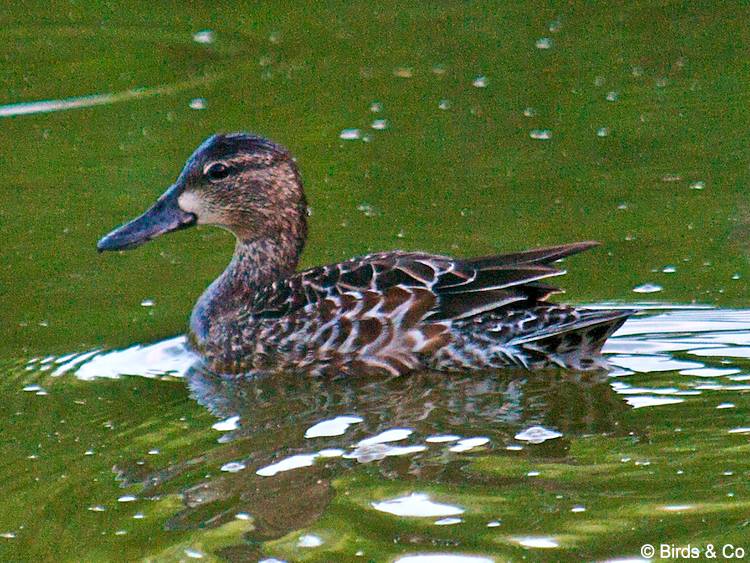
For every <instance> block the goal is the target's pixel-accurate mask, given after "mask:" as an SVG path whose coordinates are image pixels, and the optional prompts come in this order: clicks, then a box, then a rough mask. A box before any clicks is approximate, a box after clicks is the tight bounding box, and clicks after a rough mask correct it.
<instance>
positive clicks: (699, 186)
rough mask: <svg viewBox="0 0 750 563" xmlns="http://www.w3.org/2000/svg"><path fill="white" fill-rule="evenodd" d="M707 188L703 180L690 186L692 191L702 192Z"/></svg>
mask: <svg viewBox="0 0 750 563" xmlns="http://www.w3.org/2000/svg"><path fill="white" fill-rule="evenodd" d="M705 187H706V182H704V181H702V180H696V181H695V182H692V183H691V184H690V189H691V190H702V189H704V188H705Z"/></svg>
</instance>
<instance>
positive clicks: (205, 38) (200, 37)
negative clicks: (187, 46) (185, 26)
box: [193, 29, 214, 45]
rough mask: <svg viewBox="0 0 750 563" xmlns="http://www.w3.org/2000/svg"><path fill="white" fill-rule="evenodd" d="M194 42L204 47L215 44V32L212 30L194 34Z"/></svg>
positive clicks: (203, 30)
mask: <svg viewBox="0 0 750 563" xmlns="http://www.w3.org/2000/svg"><path fill="white" fill-rule="evenodd" d="M193 41H195V42H196V43H202V44H204V45H206V44H209V43H213V42H214V32H213V31H211V30H210V29H202V30H200V31H196V32H195V33H193Z"/></svg>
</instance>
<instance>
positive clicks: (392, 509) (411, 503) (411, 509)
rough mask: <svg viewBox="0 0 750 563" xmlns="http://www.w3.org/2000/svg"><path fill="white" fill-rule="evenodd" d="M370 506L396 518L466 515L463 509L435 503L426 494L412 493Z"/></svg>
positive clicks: (373, 503)
mask: <svg viewBox="0 0 750 563" xmlns="http://www.w3.org/2000/svg"><path fill="white" fill-rule="evenodd" d="M370 505H371V506H372V507H373V508H374V509H375V510H378V511H380V512H387V513H388V514H393V515H394V516H410V517H414V518H434V517H437V516H457V515H459V514H463V513H464V509H463V508H461V507H459V506H454V505H451V504H443V503H440V502H434V501H432V500H430V497H429V495H427V494H425V493H412V494H410V495H408V496H405V497H398V498H394V499H390V500H384V501H379V502H372V503H370Z"/></svg>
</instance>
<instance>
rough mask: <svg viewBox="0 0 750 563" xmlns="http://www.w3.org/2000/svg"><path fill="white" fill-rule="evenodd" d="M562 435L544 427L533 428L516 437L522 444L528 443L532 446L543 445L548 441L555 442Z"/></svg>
mask: <svg viewBox="0 0 750 563" xmlns="http://www.w3.org/2000/svg"><path fill="white" fill-rule="evenodd" d="M561 436H562V434H561V433H560V432H557V431H555V430H549V429H547V428H545V427H544V426H531V427H529V428H527V429H526V430H524V431H522V432H519V433H518V434H516V435H515V439H516V440H521V441H522V442H528V443H530V444H541V443H542V442H546V441H547V440H554V439H555V438H560V437H561Z"/></svg>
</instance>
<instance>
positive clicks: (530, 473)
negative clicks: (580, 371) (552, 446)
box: [526, 471, 541, 477]
mask: <svg viewBox="0 0 750 563" xmlns="http://www.w3.org/2000/svg"><path fill="white" fill-rule="evenodd" d="M539 475H541V474H540V473H539V471H529V472H528V473H527V474H526V476H527V477H539Z"/></svg>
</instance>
